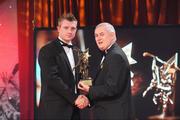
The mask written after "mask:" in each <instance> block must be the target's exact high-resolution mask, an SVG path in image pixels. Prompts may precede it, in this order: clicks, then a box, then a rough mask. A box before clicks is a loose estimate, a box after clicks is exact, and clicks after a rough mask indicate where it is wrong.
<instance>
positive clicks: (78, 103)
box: [75, 81, 90, 109]
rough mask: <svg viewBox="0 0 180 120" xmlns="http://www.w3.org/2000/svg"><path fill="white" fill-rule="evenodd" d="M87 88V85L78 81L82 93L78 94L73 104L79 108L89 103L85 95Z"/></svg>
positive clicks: (87, 91)
mask: <svg viewBox="0 0 180 120" xmlns="http://www.w3.org/2000/svg"><path fill="white" fill-rule="evenodd" d="M89 88H90V87H89V86H88V85H86V84H84V83H83V82H81V81H80V82H79V83H78V89H79V90H81V92H82V93H83V94H82V95H79V96H78V97H77V99H76V100H75V105H76V106H77V107H78V108H79V109H84V108H85V107H87V106H88V105H90V102H89V99H88V98H87V97H86V96H85V95H87V94H88V93H89Z"/></svg>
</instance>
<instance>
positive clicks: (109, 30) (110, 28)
mask: <svg viewBox="0 0 180 120" xmlns="http://www.w3.org/2000/svg"><path fill="white" fill-rule="evenodd" d="M99 27H105V30H106V31H108V32H113V33H115V36H114V39H113V41H112V42H113V43H114V42H115V41H116V31H115V29H114V27H113V25H111V24H110V23H107V22H103V23H100V24H98V25H97V26H96V28H95V30H96V29H97V28H99Z"/></svg>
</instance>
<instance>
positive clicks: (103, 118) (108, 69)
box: [88, 43, 132, 120]
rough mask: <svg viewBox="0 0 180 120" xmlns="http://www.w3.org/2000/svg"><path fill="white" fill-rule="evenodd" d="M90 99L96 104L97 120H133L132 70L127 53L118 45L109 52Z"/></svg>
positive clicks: (94, 107) (90, 93)
mask: <svg viewBox="0 0 180 120" xmlns="http://www.w3.org/2000/svg"><path fill="white" fill-rule="evenodd" d="M88 97H89V99H90V100H91V102H93V104H94V106H93V107H92V111H93V113H94V116H93V117H94V119H95V120H96V119H98V120H99V119H100V120H114V119H115V120H117V119H118V120H129V119H132V118H131V115H132V111H131V86H130V68H129V63H128V60H127V57H126V55H125V53H124V52H123V51H122V49H121V48H120V47H119V46H118V44H117V43H115V44H113V45H112V46H111V48H110V49H109V50H108V52H107V54H106V57H105V59H104V62H103V66H102V68H101V70H100V71H99V73H98V75H97V77H96V78H95V79H94V81H93V85H92V87H90V90H89V94H88Z"/></svg>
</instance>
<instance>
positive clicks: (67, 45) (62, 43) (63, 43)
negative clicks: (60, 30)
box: [60, 41, 73, 48]
mask: <svg viewBox="0 0 180 120" xmlns="http://www.w3.org/2000/svg"><path fill="white" fill-rule="evenodd" d="M60 42H61V46H66V47H68V48H73V45H69V44H67V43H65V42H63V41H60Z"/></svg>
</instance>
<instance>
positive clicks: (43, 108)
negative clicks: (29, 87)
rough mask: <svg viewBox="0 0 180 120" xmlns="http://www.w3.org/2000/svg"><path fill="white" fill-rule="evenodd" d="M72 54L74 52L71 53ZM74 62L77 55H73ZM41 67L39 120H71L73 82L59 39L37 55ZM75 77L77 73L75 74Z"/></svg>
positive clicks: (73, 93)
mask: <svg viewBox="0 0 180 120" xmlns="http://www.w3.org/2000/svg"><path fill="white" fill-rule="evenodd" d="M73 52H74V51H73ZM74 58H75V62H77V59H76V58H77V55H76V54H75V53H74ZM39 64H40V67H41V83H42V88H41V98H40V105H39V113H38V118H39V119H43V120H44V119H50V120H54V119H63V120H64V119H66V120H68V119H71V116H72V113H73V109H74V101H75V99H76V98H77V94H75V85H76V84H77V83H78V81H77V80H78V78H77V79H76V80H75V79H74V76H73V73H72V70H71V67H70V63H69V61H68V58H67V55H66V53H65V51H64V49H63V47H62V46H61V44H60V42H59V39H57V40H55V41H52V42H50V43H49V44H47V45H45V46H44V47H43V48H42V49H41V50H40V53H39ZM76 76H77V73H76Z"/></svg>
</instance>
